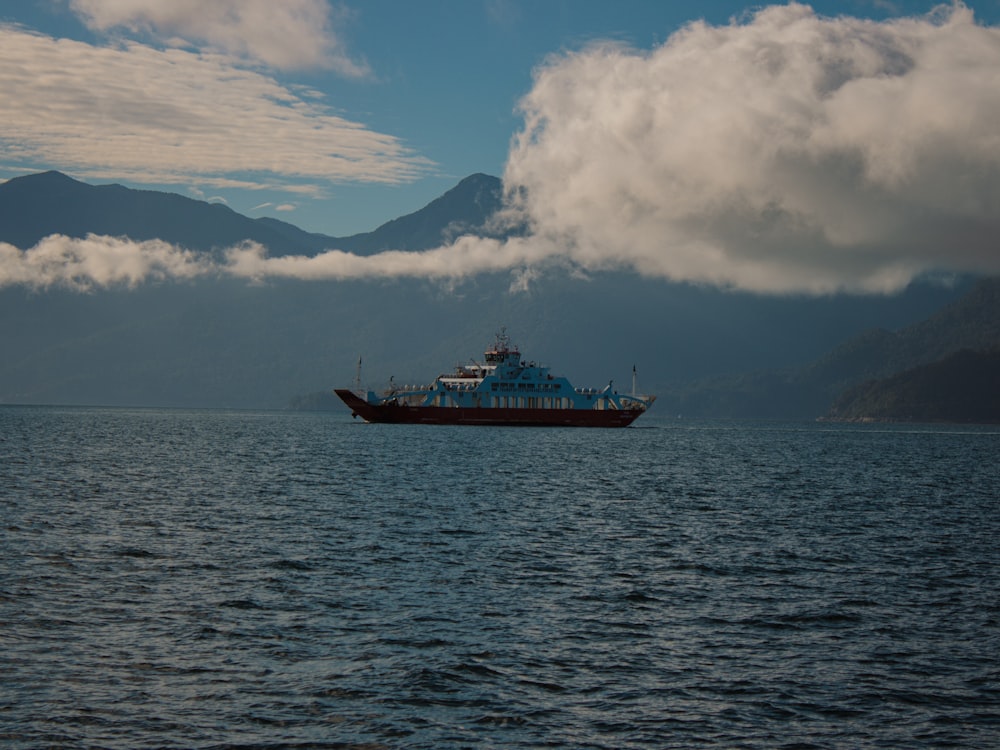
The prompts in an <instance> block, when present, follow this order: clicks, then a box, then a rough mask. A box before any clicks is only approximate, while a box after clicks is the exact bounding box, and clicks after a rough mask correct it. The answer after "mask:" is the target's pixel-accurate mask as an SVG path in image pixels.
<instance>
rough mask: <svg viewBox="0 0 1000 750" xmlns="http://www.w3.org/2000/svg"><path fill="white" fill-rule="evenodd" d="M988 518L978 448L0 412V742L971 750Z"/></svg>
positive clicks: (986, 468)
mask: <svg viewBox="0 0 1000 750" xmlns="http://www.w3.org/2000/svg"><path fill="white" fill-rule="evenodd" d="M998 496H1000V429H997V428H985V427H973V428H968V427H962V428H957V427H956V428H951V427H941V426H934V427H923V426H906V427H897V426H877V425H869V426H846V425H817V424H761V423H735V422H734V423H725V422H700V423H689V422H674V421H669V420H666V419H658V418H656V416H655V413H654V414H650V415H647V416H645V417H643V418H642V420H641V421H640V422H638V423H636V426H635V427H633V428H629V429H626V430H572V429H546V428H538V429H531V430H524V429H504V428H459V427H413V426H411V427H407V426H391V425H365V424H362V423H360V422H352V421H351V420H350V419H349V417H347V416H346V415H324V414H286V413H253V412H217V411H173V410H146V409H131V410H130V409H77V408H52V407H36V408H32V407H0V514H2V526H0V529H2V531H0V534H2V539H3V545H2V549H3V564H2V567H0V638H2V646H3V648H2V649H0V674H2V675H3V679H2V680H0V740H2V742H3V744H4V746H5V747H10V748H36V747H105V748H136V747H178V748H180V747H199V748H218V747H258V748H277V747H359V748H360V747H408V748H409V747H426V748H450V747H453V748H458V747H470V746H475V747H490V746H497V747H539V746H554V747H573V748H576V747H582V748H590V747H593V748H628V747H637V748H638V747H642V748H671V747H677V748H689V747H747V748H775V747H796V748H852V747H893V748H899V747H915V748H939V747H949V746H950V747H997V746H998V745H1000V657H998V654H1000V584H998V583H997V582H998V580H1000V553H998V552H997V539H998V538H1000V533H998V532H1000V520H998V512H997V510H998Z"/></svg>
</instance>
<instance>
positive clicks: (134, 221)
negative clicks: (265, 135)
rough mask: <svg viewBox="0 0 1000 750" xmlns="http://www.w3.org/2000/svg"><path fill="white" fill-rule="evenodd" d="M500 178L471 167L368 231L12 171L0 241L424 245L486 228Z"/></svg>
mask: <svg viewBox="0 0 1000 750" xmlns="http://www.w3.org/2000/svg"><path fill="white" fill-rule="evenodd" d="M501 193H502V188H501V184H500V180H499V179H497V178H496V177H490V176H489V175H484V174H475V175H472V176H470V177H467V178H465V179H464V180H462V181H461V182H460V183H459V184H458V185H456V186H455V187H454V188H452V189H451V190H449V191H448V192H447V193H445V194H444V195H443V196H441V197H440V198H438V199H436V200H435V201H433V202H431V203H430V204H428V205H427V206H426V207H425V208H424V209H422V210H421V211H418V212H415V213H413V214H410V215H408V216H403V217H401V218H399V219H394V220H393V221H389V222H387V223H385V224H383V225H382V226H380V227H378V228H377V229H375V230H374V231H372V232H366V233H363V234H356V235H351V236H348V237H330V236H328V235H324V234H318V233H312V232H306V231H304V230H302V229H299V228H298V227H296V226H294V225H293V224H289V223H287V222H283V221H279V220H277V219H271V218H260V219H251V218H248V217H246V216H243V215H242V214H238V213H236V212H235V211H233V210H232V209H230V208H229V207H228V206H224V205H222V204H220V203H206V202H205V201H199V200H194V199H192V198H185V197H184V196H181V195H176V194H174V193H163V192H158V191H153V190H133V189H130V188H126V187H123V186H121V185H88V184H87V183H84V182H80V181H78V180H74V179H73V178H71V177H68V176H66V175H64V174H62V173H61V172H43V173H40V174H33V175H26V176H24V177H17V178H15V179H12V180H8V181H7V182H5V183H3V184H0V241H3V242H9V243H10V244H12V245H14V246H15V247H18V248H20V249H22V250H25V249H27V248H29V247H32V246H33V245H35V244H37V243H38V242H39V241H40V240H41V239H42V238H43V237H47V236H49V235H51V234H64V235H67V236H69V237H83V236H85V235H87V234H88V233H89V234H99V235H110V236H112V237H121V236H124V237H129V238H131V239H133V240H151V239H161V240H164V241H166V242H170V243H172V244H175V245H180V246H182V247H186V248H189V249H192V250H201V251H204V252H207V251H210V250H213V249H217V248H223V247H231V246H233V245H237V244H239V243H240V242H243V241H244V240H252V241H254V242H259V243H260V244H261V245H264V246H265V247H267V248H268V250H269V252H270V254H271V255H292V254H294V255H315V254H316V253H317V252H320V251H322V250H324V249H327V248H337V249H340V250H344V251H347V252H353V253H362V254H368V253H374V252H378V251H380V250H387V249H397V250H398V249H403V250H426V249H428V248H432V247H437V246H439V245H441V244H443V243H444V242H446V241H447V240H448V239H450V238H451V237H452V236H454V235H455V233H457V232H459V231H462V232H478V231H485V229H484V225H485V224H486V222H487V221H488V219H489V218H490V217H491V216H492V215H493V214H494V213H495V212H496V211H497V210H498V209H499V207H500V204H501Z"/></svg>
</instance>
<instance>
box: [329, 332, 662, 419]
mask: <svg viewBox="0 0 1000 750" xmlns="http://www.w3.org/2000/svg"><path fill="white" fill-rule="evenodd" d="M484 357H485V362H484V363H483V364H479V363H477V362H475V361H473V363H472V364H471V365H459V366H458V367H456V368H455V371H454V372H453V373H452V374H450V375H440V376H438V377H437V378H436V379H435V380H434V382H433V383H431V384H430V385H428V386H409V385H407V386H396V385H390V387H389V389H388V390H386V391H385V392H384V393H382V394H381V395H379V394H376V393H375V392H374V391H370V390H369V391H362V390H361V388H360V380H361V377H360V369H361V367H360V362H359V364H358V383H357V384H356V386H357V387H356V389H355V390H351V389H348V388H338V389H335V393H336V394H337V395H338V396H339V397H340V398H341V400H342V401H343V402H344V403H345V404H347V406H348V407H349V408H350V410H351V416H353V417H361V418H362V419H364V420H365V421H366V422H389V423H394V424H448V425H515V426H516V425H523V426H528V425H531V426H565V427H627V426H628V425H630V424H632V422H634V421H635V420H636V419H637V418H638V417H639V416H640V415H642V413H643V412H645V411H646V410H647V409H648V408H649V407H650V406H652V404H653V401H655V400H656V397H655V396H640V395H637V394H636V393H635V368H634V367H633V368H632V393H631V394H620V393H618V392H617V391H615V390H614V389H613V388H612V384H611V383H608V385H607V386H605V387H604V388H602V389H600V390H598V389H594V388H574V387H573V386H572V385H570V382H569V381H568V380H567V379H566V378H564V377H559V376H554V375H552V374H550V372H549V368H548V367H545V366H542V365H539V364H536V363H535V362H525V361H524V360H522V359H521V352H520V351H519V350H518V348H517V346H515V345H513V344H511V342H510V338H509V337H508V336H507V333H506V331H505V330H501V331H500V333H498V334H497V337H496V342H495V343H494V344H493V345H492V346H491V347H489V348H488V349H487V350H486V352H485V354H484ZM390 382H391V381H390Z"/></svg>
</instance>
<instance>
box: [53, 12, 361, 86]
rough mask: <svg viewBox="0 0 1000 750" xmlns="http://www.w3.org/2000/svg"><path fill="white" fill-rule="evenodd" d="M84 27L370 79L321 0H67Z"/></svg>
mask: <svg viewBox="0 0 1000 750" xmlns="http://www.w3.org/2000/svg"><path fill="white" fill-rule="evenodd" d="M70 8H71V9H72V10H73V11H74V12H76V13H77V15H79V17H80V18H81V20H83V21H84V23H86V25H87V26H88V27H90V28H91V29H94V30H98V31H102V32H113V31H115V30H127V31H129V32H131V33H133V34H143V35H146V36H149V37H152V38H153V39H154V40H156V41H159V42H161V43H164V44H168V45H170V46H177V45H187V44H196V45H197V46H198V47H199V48H209V49H212V50H215V51H217V52H220V53H223V54H225V55H230V56H236V57H239V58H242V59H245V60H249V61H252V62H257V63H263V64H264V65H267V66H269V67H272V68H277V69H281V70H300V69H305V68H332V69H334V70H335V71H336V72H337V73H339V74H340V75H343V76H347V77H351V78H363V77H366V76H368V75H370V74H371V71H370V70H369V68H368V66H367V65H366V64H365V63H364V62H362V61H356V60H354V59H352V57H351V56H350V55H349V54H348V53H347V51H346V48H345V44H344V42H343V40H342V39H341V38H340V36H339V35H338V34H337V32H336V28H335V24H334V18H333V17H332V15H333V13H334V9H333V7H332V6H331V5H330V4H329V3H328V2H325V0H281V1H280V2H274V0H211V2H205V1H204V0H170V2H163V0H70Z"/></svg>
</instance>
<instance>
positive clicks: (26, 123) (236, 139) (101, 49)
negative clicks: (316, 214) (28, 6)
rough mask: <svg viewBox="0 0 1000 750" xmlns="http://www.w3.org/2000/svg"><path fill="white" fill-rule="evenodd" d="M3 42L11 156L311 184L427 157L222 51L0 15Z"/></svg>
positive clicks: (118, 169) (358, 178)
mask: <svg viewBox="0 0 1000 750" xmlns="http://www.w3.org/2000/svg"><path fill="white" fill-rule="evenodd" d="M207 5H208V6H212V7H214V6H213V4H211V3H209V4H207ZM168 6H169V7H173V5H172V4H168ZM0 48H2V49H3V54H2V55H0V101H6V102H17V106H9V107H5V108H4V124H3V128H2V129H0V146H2V149H3V150H2V154H3V155H2V159H3V162H4V163H5V164H6V165H7V166H8V167H10V168H14V167H17V166H20V165H23V164H32V163H38V164H58V165H59V166H60V168H62V169H65V170H68V171H72V172H74V173H75V174H77V175H80V176H82V177H88V178H92V179H116V180H119V179H127V180H132V181H135V182H140V183H153V184H188V183H192V182H195V183H198V184H201V185H206V186H212V187H215V188H225V187H241V188H272V189H284V190H288V191H291V192H296V193H299V194H309V193H314V194H315V193H320V192H322V186H324V185H329V184H331V183H336V182H375V183H387V184H397V183H402V182H407V181H410V180H413V179H415V178H416V177H418V176H419V175H421V174H423V173H425V172H426V171H427V170H428V169H429V167H430V166H431V164H430V162H429V161H428V160H427V159H425V158H423V157H421V156H419V155H417V154H415V153H413V152H412V151H411V150H410V149H409V148H407V146H406V145H405V144H404V143H403V142H402V141H400V140H399V139H398V138H396V137H394V136H392V135H388V134H385V133H380V132H377V131H375V130H372V129H370V128H368V127H366V126H365V125H364V124H362V123H359V122H354V121H351V120H348V119H345V118H343V117H340V116H338V115H336V114H334V113H333V112H332V111H331V110H330V108H329V107H327V106H326V105H325V104H324V103H322V102H320V101H318V100H315V99H313V98H311V97H310V96H309V95H308V90H306V91H304V92H303V91H294V90H293V89H292V88H290V87H288V86H285V85H282V84H281V83H279V82H278V81H277V80H276V79H275V78H273V77H270V76H268V75H265V74H264V73H262V72H259V71H257V70H253V69H249V68H245V67H240V66H238V65H234V63H233V60H232V58H231V57H229V56H227V55H224V54H221V53H208V52H202V53H196V52H192V51H190V50H186V49H178V48H166V49H157V48H154V47H151V46H148V45H144V44H140V43H138V42H134V41H122V42H120V43H117V44H114V45H106V46H97V45H93V44H88V43H84V42H80V41H74V40H71V39H56V38H54V37H50V36H46V35H44V34H39V33H33V32H31V31H28V30H25V29H24V28H21V27H17V26H11V25H0Z"/></svg>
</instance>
